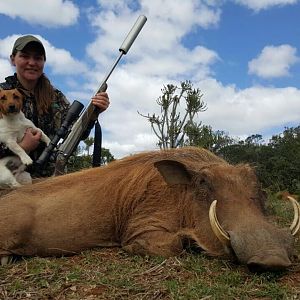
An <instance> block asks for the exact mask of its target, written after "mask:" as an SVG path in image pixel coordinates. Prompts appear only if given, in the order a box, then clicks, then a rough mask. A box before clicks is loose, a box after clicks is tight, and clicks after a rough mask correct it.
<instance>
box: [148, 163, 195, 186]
mask: <svg viewBox="0 0 300 300" xmlns="http://www.w3.org/2000/svg"><path fill="white" fill-rule="evenodd" d="M154 166H155V167H156V168H157V170H158V171H159V173H160V174H161V176H162V177H163V178H164V180H165V181H166V183H167V184H169V185H173V184H190V182H191V175H190V173H189V172H188V170H187V169H186V166H185V165H184V164H182V163H180V162H178V161H176V160H160V161H157V162H155V163H154Z"/></svg>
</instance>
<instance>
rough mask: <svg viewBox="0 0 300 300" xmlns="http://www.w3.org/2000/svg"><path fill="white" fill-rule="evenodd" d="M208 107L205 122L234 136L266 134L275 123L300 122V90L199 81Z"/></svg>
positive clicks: (276, 124) (207, 80) (204, 115)
mask: <svg viewBox="0 0 300 300" xmlns="http://www.w3.org/2000/svg"><path fill="white" fill-rule="evenodd" d="M197 85H198V86H199V87H200V88H201V89H202V91H203V93H204V97H203V99H204V101H206V102H207V105H208V110H207V111H206V112H204V113H201V114H200V116H199V117H200V118H202V120H203V121H204V123H205V124H209V125H212V126H213V128H214V129H219V130H225V131H228V132H229V133H230V134H231V135H239V136H240V135H250V134H254V133H263V132H265V131H267V130H270V129H271V128H272V127H274V126H278V124H280V125H281V126H284V125H286V124H290V123H297V122H299V111H300V101H299V99H300V90H299V89H297V88H294V87H286V88H275V87H274V88H272V87H263V86H252V87H249V88H246V89H243V90H240V89H238V88H237V87H235V86H234V85H227V86H224V85H223V84H222V83H220V82H218V81H217V80H215V79H212V78H211V79H206V80H203V81H200V82H198V83H197Z"/></svg>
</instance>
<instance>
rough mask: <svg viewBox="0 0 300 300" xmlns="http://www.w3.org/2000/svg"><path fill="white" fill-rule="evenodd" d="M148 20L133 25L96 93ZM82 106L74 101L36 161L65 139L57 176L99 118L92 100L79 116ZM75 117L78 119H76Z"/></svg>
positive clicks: (40, 162)
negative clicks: (59, 126)
mask: <svg viewBox="0 0 300 300" xmlns="http://www.w3.org/2000/svg"><path fill="white" fill-rule="evenodd" d="M146 21H147V18H146V17H145V16H143V15H141V16H139V17H138V19H137V20H136V22H135V24H134V25H133V27H132V28H131V30H130V31H129V33H128V35H127V36H126V38H125V40H124V41H123V43H122V45H121V47H120V48H119V51H120V55H119V57H118V58H117V59H116V61H115V62H114V63H113V65H112V67H111V68H110V70H109V72H108V73H107V74H106V76H105V77H104V79H103V81H102V83H101V84H100V86H99V88H98V89H97V91H96V93H95V94H97V93H100V92H104V91H106V88H107V84H106V82H107V80H108V78H109V77H110V75H111V74H112V72H113V71H114V69H115V67H116V66H117V64H118V63H119V61H120V60H121V58H122V56H123V55H125V54H127V52H128V51H129V49H130V47H131V45H132V44H133V42H134V41H135V39H136V37H137V36H138V34H139V33H140V31H141V29H142V28H143V26H144V24H145V23H146ZM82 108H83V105H82V104H81V103H80V102H78V101H74V102H73V103H72V105H71V107H70V109H69V111H68V113H67V116H66V119H65V121H64V122H63V124H62V126H61V128H60V129H59V130H58V132H57V134H56V136H55V137H54V138H53V139H52V141H51V142H50V144H49V145H48V146H47V147H46V148H45V150H44V151H43V153H42V154H41V155H40V157H39V159H38V160H37V161H36V164H37V165H39V166H42V165H44V164H45V162H46V161H47V160H48V159H49V157H50V156H51V155H53V150H54V149H55V148H56V146H57V143H58V141H59V140H60V139H64V141H63V142H62V143H61V144H60V145H59V147H58V149H57V152H56V164H55V173H54V175H55V176H56V175H61V174H63V173H64V170H65V165H66V163H67V161H68V159H69V157H70V156H71V154H72V153H73V152H74V151H75V149H76V148H77V146H78V144H79V143H80V141H81V139H82V136H83V134H84V133H85V132H86V130H87V129H88V128H90V125H91V124H92V125H93V124H94V123H95V121H96V120H97V119H98V115H99V113H100V111H99V109H98V108H97V107H96V106H94V105H93V104H92V102H91V101H90V103H89V104H88V106H87V107H86V109H85V110H84V111H83V113H82V114H81V115H80V116H79V114H80V112H81V110H82ZM78 116H79V117H78ZM75 119H77V120H76V121H75ZM74 121H75V122H74ZM73 122H74V124H73V126H72V128H71V129H70V130H69V129H68V127H69V126H70V124H72V123H73Z"/></svg>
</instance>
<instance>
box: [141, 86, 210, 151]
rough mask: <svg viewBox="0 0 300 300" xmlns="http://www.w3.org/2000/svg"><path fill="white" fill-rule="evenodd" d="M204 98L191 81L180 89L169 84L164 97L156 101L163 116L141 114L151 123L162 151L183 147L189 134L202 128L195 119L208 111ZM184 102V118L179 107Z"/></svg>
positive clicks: (163, 91) (164, 90)
mask: <svg viewBox="0 0 300 300" xmlns="http://www.w3.org/2000/svg"><path fill="white" fill-rule="evenodd" d="M202 96H203V94H201V91H200V90H199V89H194V88H193V85H192V83H191V82H190V81H184V82H181V84H180V87H177V86H175V85H172V84H168V85H167V86H164V88H163V89H162V96H160V97H159V98H158V99H157V101H156V102H157V104H158V105H159V106H160V107H161V108H160V110H161V114H160V115H156V114H155V113H154V114H153V115H150V114H148V115H147V116H145V115H142V114H140V115H141V116H143V117H145V118H147V119H148V121H149V122H150V123H151V128H152V130H153V132H154V133H155V135H156V136H157V137H158V143H157V144H158V146H159V147H160V148H161V149H166V148H177V147H180V146H183V145H184V139H185V136H186V134H187V132H188V131H191V130H194V128H197V127H200V126H201V123H200V124H197V123H195V122H194V117H195V115H196V114H197V113H199V112H203V111H205V110H206V109H207V107H206V104H205V103H204V102H203V100H202ZM182 102H184V104H185V112H184V115H183V116H181V115H180V112H179V105H180V104H181V103H182Z"/></svg>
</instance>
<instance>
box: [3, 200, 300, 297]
mask: <svg viewBox="0 0 300 300" xmlns="http://www.w3.org/2000/svg"><path fill="white" fill-rule="evenodd" d="M274 199H275V198H270V202H271V203H270V204H269V206H268V209H269V210H270V211H272V212H274V211H276V213H277V215H278V220H277V221H279V223H282V224H285V223H287V224H288V223H289V222H290V218H291V216H290V208H288V205H287V206H286V203H284V204H283V203H282V201H283V200H280V201H281V202H280V201H279V200H277V199H275V200H274ZM296 247H297V250H298V252H300V243H299V239H298V242H297V245H296ZM0 299H62V300H63V299H72V300H76V299H78V300H79V299H80V300H82V299H146V300H148V299H174V300H181V299H182V300H186V299H191V300H193V299H195V300H196V299H214V300H218V299H222V300H223V299H232V300H235V299H251V300H252V299H270V300H273V299H275V300H277V299H278V300H279V299H280V300H281V299H286V300H290V299H300V263H299V262H296V263H295V264H294V265H293V267H291V268H290V269H289V270H287V271H284V272H277V273H268V272H267V273H262V274H253V273H250V272H249V270H248V269H247V268H246V267H245V266H240V265H237V264H234V263H233V262H231V261H228V260H222V259H216V258H211V257H207V256H205V255H204V254H201V253H200V254H188V253H183V254H182V255H181V256H179V257H172V258H168V259H164V258H162V257H141V256H134V255H128V254H127V253H125V252H124V251H122V250H120V249H97V250H89V251H85V252H83V253H82V254H80V255H76V256H73V257H63V258H37V257H35V258H28V259H22V260H21V261H19V262H17V263H15V264H13V265H8V266H4V267H0Z"/></svg>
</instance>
